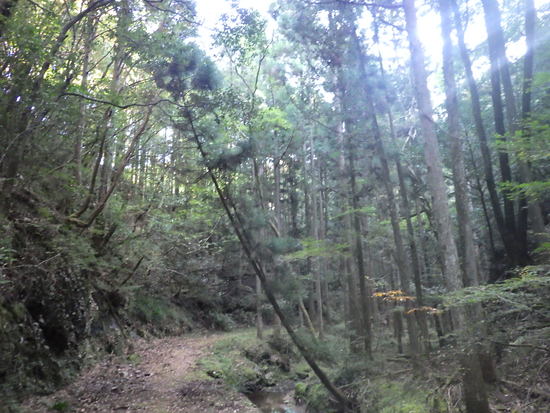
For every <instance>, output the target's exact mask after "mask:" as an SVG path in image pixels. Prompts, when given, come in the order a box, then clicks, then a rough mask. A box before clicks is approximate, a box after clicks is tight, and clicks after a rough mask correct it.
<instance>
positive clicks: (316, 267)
mask: <svg viewBox="0 0 550 413" xmlns="http://www.w3.org/2000/svg"><path fill="white" fill-rule="evenodd" d="M309 156H310V173H309V175H310V176H311V182H312V184H311V234H310V235H311V237H312V238H313V239H314V240H316V241H320V240H321V237H320V233H319V221H320V219H321V218H322V217H321V211H320V210H319V204H320V202H319V191H318V187H317V181H318V177H317V173H316V166H315V164H316V162H315V151H314V148H313V138H312V136H311V135H310V136H309ZM311 272H312V275H313V277H314V280H315V281H314V286H315V302H316V304H317V311H316V314H317V329H318V330H319V338H320V339H323V337H324V335H325V331H324V330H325V327H324V318H323V294H322V289H321V265H320V258H319V257H312V258H311Z"/></svg>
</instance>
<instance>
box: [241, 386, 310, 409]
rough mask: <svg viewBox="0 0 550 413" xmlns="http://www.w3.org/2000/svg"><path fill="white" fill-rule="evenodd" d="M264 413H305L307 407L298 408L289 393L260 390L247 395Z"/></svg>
mask: <svg viewBox="0 0 550 413" xmlns="http://www.w3.org/2000/svg"><path fill="white" fill-rule="evenodd" d="M246 397H248V399H249V400H250V401H251V402H252V403H254V404H255V405H256V406H257V407H258V409H260V411H261V412H262V413H305V411H306V410H305V406H297V405H296V403H294V400H293V399H292V395H291V393H289V392H288V391H287V392H285V391H272V390H258V391H255V392H252V393H248V394H246Z"/></svg>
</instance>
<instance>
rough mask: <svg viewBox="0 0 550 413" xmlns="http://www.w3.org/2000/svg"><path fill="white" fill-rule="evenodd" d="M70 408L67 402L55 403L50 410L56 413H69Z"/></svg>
mask: <svg viewBox="0 0 550 413" xmlns="http://www.w3.org/2000/svg"><path fill="white" fill-rule="evenodd" d="M70 408H71V406H70V404H69V402H67V401H60V402H55V403H54V404H52V405H51V406H50V410H55V411H56V412H68V411H69V409H70Z"/></svg>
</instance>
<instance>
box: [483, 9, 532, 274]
mask: <svg viewBox="0 0 550 413" xmlns="http://www.w3.org/2000/svg"><path fill="white" fill-rule="evenodd" d="M482 4H483V9H484V11H485V13H484V16H485V25H486V28H487V42H488V45H489V61H490V64H491V99H492V102H493V116H494V120H495V133H496V135H497V139H498V140H500V141H501V142H502V143H503V144H505V143H506V141H507V137H506V126H505V121H504V105H503V101H502V96H501V93H502V92H501V82H502V84H504V91H505V95H506V100H505V103H506V112H507V116H508V123H509V126H511V129H510V130H509V132H510V133H513V132H514V130H515V126H514V125H515V122H516V121H517V119H516V113H515V112H516V110H515V102H514V97H513V90H512V89H511V88H512V86H511V81H510V73H509V69H508V61H507V59H506V55H505V49H504V36H503V34H502V29H501V27H500V11H499V9H498V4H497V3H496V1H495V0H482ZM498 155H499V156H498V159H499V164H500V174H501V178H502V183H503V184H505V185H508V184H511V183H512V169H511V167H510V157H509V155H508V152H507V149H506V148H504V149H500V150H499V154H498ZM502 193H503V203H504V221H505V225H506V230H507V232H508V236H509V237H512V243H513V251H512V257H511V258H512V261H513V263H514V264H525V263H527V261H528V256H527V245H526V244H525V243H524V242H523V239H522V238H523V237H521V238H517V231H516V221H515V212H514V202H513V200H512V199H511V193H510V190H509V189H508V188H506V187H505V188H504V189H503V190H502Z"/></svg>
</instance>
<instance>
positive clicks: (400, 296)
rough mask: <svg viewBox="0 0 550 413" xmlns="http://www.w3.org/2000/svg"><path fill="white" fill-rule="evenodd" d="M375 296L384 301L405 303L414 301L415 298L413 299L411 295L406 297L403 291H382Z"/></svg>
mask: <svg viewBox="0 0 550 413" xmlns="http://www.w3.org/2000/svg"><path fill="white" fill-rule="evenodd" d="M373 296H374V297H381V298H383V299H384V301H398V302H404V301H413V300H414V297H411V296H410V295H405V293H404V292H403V291H401V290H390V291H381V292H378V293H374V294H373Z"/></svg>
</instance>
